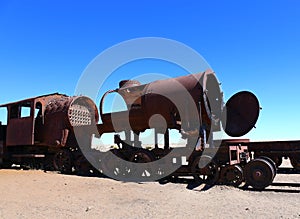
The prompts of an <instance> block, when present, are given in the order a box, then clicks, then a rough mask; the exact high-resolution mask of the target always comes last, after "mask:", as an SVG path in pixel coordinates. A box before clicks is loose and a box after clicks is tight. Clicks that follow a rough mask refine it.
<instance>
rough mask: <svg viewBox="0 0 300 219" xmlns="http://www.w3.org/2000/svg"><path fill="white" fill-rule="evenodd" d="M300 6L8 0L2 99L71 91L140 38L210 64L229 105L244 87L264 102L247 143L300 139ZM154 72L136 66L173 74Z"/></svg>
mask: <svg viewBox="0 0 300 219" xmlns="http://www.w3.org/2000/svg"><path fill="white" fill-rule="evenodd" d="M299 10H300V1H298V0H282V1H277V0H272V1H268V0H265V1H259V0H252V1H237V0H236V1H233V0H232V1H221V0H219V1H217V0H212V1H176V0H175V1H174V0H173V1H170V0H165V1H156V0H152V1H141V0H140V1H133V0H132V1H130V0H128V1H55V0H54V1H53V0H52V1H50V0H44V1H31V0H25V1H6V0H2V1H1V2H0V31H1V32H0V75H1V86H0V94H1V95H0V103H6V102H11V101H15V100H20V99H23V98H27V97H31V96H37V95H41V94H47V93H51V92H60V93H66V94H69V95H73V94H74V91H75V88H76V84H77V81H78V79H79V78H80V75H81V74H82V72H83V71H84V69H85V68H86V66H87V65H88V64H89V63H90V62H91V61H92V60H93V58H95V57H96V56H97V55H98V54H99V53H101V52H102V51H104V50H105V49H107V48H109V47H111V46H113V45H114V44H116V43H120V42H122V41H124V40H129V39H133V38H137V37H164V38H169V39H173V40H176V41H179V42H182V43H184V44H186V45H188V46H190V47H191V48H193V49H195V50H196V51H197V52H199V53H200V54H201V55H202V56H203V57H204V58H205V59H206V61H207V62H208V63H209V64H210V65H211V67H212V68H213V69H214V70H215V72H216V73H217V76H218V79H219V81H220V82H222V89H223V91H224V95H225V99H228V98H229V97H230V96H231V95H233V94H234V93H236V92H238V91H240V90H250V91H252V92H254V93H255V94H256V95H257V96H258V98H259V100H260V103H261V106H262V108H263V110H262V111H261V114H260V118H259V121H258V123H257V125H256V126H257V128H256V129H255V130H252V131H251V133H249V134H248V135H247V136H246V137H249V138H251V139H253V140H261V139H264V140H279V139H299V138H300V134H299V130H300V115H299V108H300V98H299V93H300V92H299V81H300V80H299V79H300V76H299V70H300V60H299V58H300V13H299ZM143 67H144V69H142V68H143ZM148 67H149V65H145V66H139V68H137V69H136V70H137V71H144V72H149V71H151V72H152V71H155V72H158V73H159V71H166V69H159V65H158V67H157V68H154V69H147V68H148ZM162 68H163V67H162ZM170 69H172V68H170ZM123 72H125V71H123ZM144 72H143V73H144ZM124 74H126V72H125V73H124ZM170 74H171V75H172V74H174V76H176V75H178V74H179V73H178V72H174V73H170ZM119 76H120V78H119V79H120V80H121V79H124V78H126V75H122V74H119ZM111 86H112V87H110V88H109V89H112V88H115V87H116V84H114V83H112V84H111ZM97 104H98V103H97ZM2 114H3V113H2ZM2 114H1V111H0V118H1V115H2Z"/></svg>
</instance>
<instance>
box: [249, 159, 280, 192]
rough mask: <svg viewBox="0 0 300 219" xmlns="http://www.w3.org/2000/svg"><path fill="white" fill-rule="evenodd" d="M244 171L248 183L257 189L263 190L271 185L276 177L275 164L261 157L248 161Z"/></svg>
mask: <svg viewBox="0 0 300 219" xmlns="http://www.w3.org/2000/svg"><path fill="white" fill-rule="evenodd" d="M244 172H245V179H246V183H247V184H248V185H250V186H252V187H253V188H254V189H257V190H262V189H264V188H266V187H267V186H269V185H270V184H271V183H272V182H273V179H274V177H275V170H274V167H273V165H272V164H271V163H270V162H269V161H267V160H265V159H261V158H257V159H254V160H251V161H250V162H249V163H247V164H246V166H245V169H244Z"/></svg>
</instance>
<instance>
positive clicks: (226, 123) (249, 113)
mask: <svg viewBox="0 0 300 219" xmlns="http://www.w3.org/2000/svg"><path fill="white" fill-rule="evenodd" d="M225 107H226V108H225V110H224V111H223V116H222V117H223V118H222V126H223V129H224V131H225V132H226V134H227V135H229V136H231V137H241V136H243V135H245V134H247V133H248V132H249V131H250V130H251V129H252V128H253V127H255V124H256V122H257V119H258V116H259V111H260V106H259V102H258V99H257V97H256V96H255V95H254V94H253V93H251V92H249V91H241V92H238V93H236V94H234V95H233V96H232V97H231V98H230V99H229V100H228V101H227V103H226V106H225Z"/></svg>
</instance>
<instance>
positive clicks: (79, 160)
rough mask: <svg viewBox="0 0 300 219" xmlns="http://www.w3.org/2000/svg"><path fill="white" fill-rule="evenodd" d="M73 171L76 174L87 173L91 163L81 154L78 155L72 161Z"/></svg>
mask: <svg viewBox="0 0 300 219" xmlns="http://www.w3.org/2000/svg"><path fill="white" fill-rule="evenodd" d="M74 167H75V172H76V174H78V175H89V174H90V170H91V165H90V163H89V162H88V161H87V159H86V158H85V157H84V156H83V155H78V156H77V157H76V159H75V161H74Z"/></svg>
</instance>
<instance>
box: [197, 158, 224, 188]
mask: <svg viewBox="0 0 300 219" xmlns="http://www.w3.org/2000/svg"><path fill="white" fill-rule="evenodd" d="M191 170H192V174H193V176H194V179H195V180H196V181H198V182H202V183H205V184H208V185H214V184H215V183H216V182H217V181H218V180H219V176H220V171H219V167H218V165H217V163H216V162H215V161H213V159H212V157H210V156H207V155H202V156H201V157H200V156H199V157H197V158H196V159H195V160H194V162H193V163H192V167H191Z"/></svg>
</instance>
